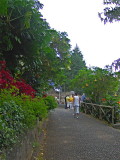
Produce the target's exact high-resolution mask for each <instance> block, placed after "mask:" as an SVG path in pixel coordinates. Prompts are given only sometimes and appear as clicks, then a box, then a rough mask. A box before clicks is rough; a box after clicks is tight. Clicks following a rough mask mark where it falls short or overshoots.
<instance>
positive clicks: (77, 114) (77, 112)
mask: <svg viewBox="0 0 120 160" xmlns="http://www.w3.org/2000/svg"><path fill="white" fill-rule="evenodd" d="M76 116H77V118H78V116H79V106H77V107H76Z"/></svg>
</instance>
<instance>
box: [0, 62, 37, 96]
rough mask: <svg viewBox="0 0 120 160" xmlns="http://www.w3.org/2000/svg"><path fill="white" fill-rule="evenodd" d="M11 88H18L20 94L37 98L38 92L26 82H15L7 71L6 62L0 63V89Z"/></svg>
mask: <svg viewBox="0 0 120 160" xmlns="http://www.w3.org/2000/svg"><path fill="white" fill-rule="evenodd" d="M11 86H15V87H16V88H18V89H19V93H20V94H21V93H24V94H26V95H30V96H31V97H32V98H34V97H35V93H36V91H35V90H34V89H33V88H32V87H31V86H30V85H29V84H27V83H26V82H25V81H24V80H19V81H18V80H15V79H14V78H13V77H12V75H11V74H10V72H9V71H8V70H6V62H5V61H0V89H4V88H11Z"/></svg>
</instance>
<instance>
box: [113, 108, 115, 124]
mask: <svg viewBox="0 0 120 160" xmlns="http://www.w3.org/2000/svg"><path fill="white" fill-rule="evenodd" d="M114 118H115V107H113V108H112V124H114Z"/></svg>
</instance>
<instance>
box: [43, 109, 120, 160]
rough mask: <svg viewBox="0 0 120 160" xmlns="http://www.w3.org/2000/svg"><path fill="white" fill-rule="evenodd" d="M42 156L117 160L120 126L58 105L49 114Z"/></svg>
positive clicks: (46, 158) (46, 159)
mask: <svg viewBox="0 0 120 160" xmlns="http://www.w3.org/2000/svg"><path fill="white" fill-rule="evenodd" d="M44 160H120V130H118V129H114V128H112V127H110V126H108V125H107V124H105V123H104V122H102V121H100V120H97V119H95V118H93V117H91V116H89V115H85V114H83V113H80V115H79V118H78V119H76V118H74V117H73V110H69V109H64V108H63V107H58V108H57V109H55V110H54V111H51V113H50V115H49V118H48V124H47V135H46V140H45V145H44Z"/></svg>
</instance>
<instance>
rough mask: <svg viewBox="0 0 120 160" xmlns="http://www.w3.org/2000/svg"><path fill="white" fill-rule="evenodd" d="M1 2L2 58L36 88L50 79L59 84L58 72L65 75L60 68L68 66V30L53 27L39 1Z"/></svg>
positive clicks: (12, 70) (10, 0) (14, 73)
mask: <svg viewBox="0 0 120 160" xmlns="http://www.w3.org/2000/svg"><path fill="white" fill-rule="evenodd" d="M0 4H1V5H0V9H1V10H0V58H1V59H3V60H5V61H6V63H7V67H8V68H9V70H10V71H11V72H12V74H13V75H16V76H21V77H22V78H24V79H25V80H26V81H27V82H28V83H29V84H31V85H32V86H33V87H34V88H35V89H37V88H40V87H41V89H42V88H45V87H48V85H49V80H52V81H56V83H58V81H59V80H58V79H59V76H57V75H58V72H59V74H63V71H61V69H60V68H66V67H67V65H69V58H68V57H67V56H66V55H67V54H68V53H69V50H70V44H69V42H70V40H69V39H68V37H67V33H65V32H57V31H56V30H53V29H51V28H50V26H49V24H48V23H47V22H46V20H45V19H43V18H42V14H41V13H40V10H41V9H42V7H43V5H42V4H41V3H40V2H39V1H38V0H15V1H12V0H5V1H4V0H3V1H1V2H0Z"/></svg>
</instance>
